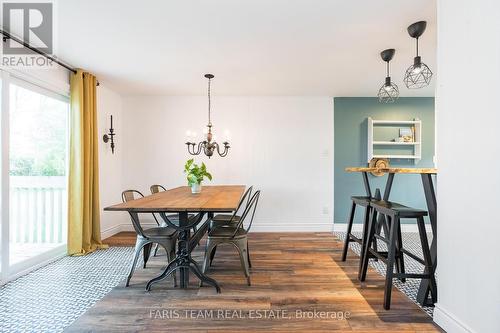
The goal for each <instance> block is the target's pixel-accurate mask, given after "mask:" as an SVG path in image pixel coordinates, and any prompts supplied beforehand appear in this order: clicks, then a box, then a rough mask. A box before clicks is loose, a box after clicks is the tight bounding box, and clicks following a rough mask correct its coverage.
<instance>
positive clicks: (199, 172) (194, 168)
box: [184, 159, 212, 193]
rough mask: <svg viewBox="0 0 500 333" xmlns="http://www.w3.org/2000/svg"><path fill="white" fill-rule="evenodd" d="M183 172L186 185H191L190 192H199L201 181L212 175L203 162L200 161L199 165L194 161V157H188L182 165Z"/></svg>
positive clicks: (210, 178)
mask: <svg viewBox="0 0 500 333" xmlns="http://www.w3.org/2000/svg"><path fill="white" fill-rule="evenodd" d="M184 173H186V174H187V181H188V185H189V186H191V193H200V192H201V182H202V181H203V179H204V178H205V177H206V178H208V179H209V180H212V175H211V174H210V173H209V172H207V166H206V165H205V163H201V167H200V166H199V165H198V164H196V163H194V159H190V160H188V161H187V162H186V164H185V165H184Z"/></svg>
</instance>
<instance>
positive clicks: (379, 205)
mask: <svg viewBox="0 0 500 333" xmlns="http://www.w3.org/2000/svg"><path fill="white" fill-rule="evenodd" d="M370 205H371V206H372V207H373V208H374V209H375V210H376V211H378V212H380V213H382V214H384V215H394V216H397V217H402V218H416V217H423V216H427V211H425V210H422V209H417V208H411V207H408V206H404V205H401V204H398V203H396V202H391V201H383V200H372V201H371V203H370Z"/></svg>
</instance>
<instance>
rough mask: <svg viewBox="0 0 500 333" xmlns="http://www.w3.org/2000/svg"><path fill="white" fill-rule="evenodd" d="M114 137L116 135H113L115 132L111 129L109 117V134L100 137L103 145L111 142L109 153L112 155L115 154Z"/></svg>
mask: <svg viewBox="0 0 500 333" xmlns="http://www.w3.org/2000/svg"><path fill="white" fill-rule="evenodd" d="M115 135H116V133H115V130H114V129H113V115H111V127H110V128H109V133H108V134H104V135H103V136H102V141H104V143H108V142H109V141H111V153H112V154H114V153H115V141H114V136H115Z"/></svg>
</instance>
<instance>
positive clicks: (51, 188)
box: [9, 83, 69, 266]
mask: <svg viewBox="0 0 500 333" xmlns="http://www.w3.org/2000/svg"><path fill="white" fill-rule="evenodd" d="M9 90H10V91H9V99H10V101H9V109H10V113H9V118H10V121H9V131H10V134H9V139H10V140H9V141H10V155H9V183H10V184H9V185H10V194H9V195H10V196H9V217H10V218H9V266H12V265H16V264H19V263H21V262H23V261H27V260H29V259H32V258H34V257H38V256H40V255H42V254H44V253H48V252H50V251H52V250H54V249H56V248H59V247H60V246H61V245H64V244H66V239H67V236H66V235H67V231H66V229H67V228H66V225H67V155H68V142H67V141H68V140H67V139H68V121H69V120H68V117H69V111H68V109H69V105H68V101H67V100H65V99H64V98H63V97H59V98H56V97H55V96H51V94H50V93H47V94H45V93H43V90H41V89H31V88H30V86H29V85H18V84H14V83H11V84H10V89H9Z"/></svg>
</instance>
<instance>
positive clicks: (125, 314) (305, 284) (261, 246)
mask: <svg viewBox="0 0 500 333" xmlns="http://www.w3.org/2000/svg"><path fill="white" fill-rule="evenodd" d="M134 241H135V236H134V234H133V233H120V234H118V235H116V236H113V237H112V238H109V239H107V240H105V242H106V243H107V244H110V245H111V246H131V245H133V244H134ZM202 245H203V244H202ZM202 249H203V246H201V247H198V249H197V250H196V252H195V253H194V255H193V257H194V258H195V260H197V261H198V262H201V260H202V256H203V253H202ZM341 249H342V244H341V242H340V241H338V240H337V239H336V238H335V237H334V236H332V235H331V234H329V233H254V234H251V238H250V252H251V258H252V264H253V268H252V275H251V276H252V286H250V287H249V286H247V285H246V280H245V278H244V275H243V272H242V271H241V269H240V263H239V259H238V257H237V255H236V250H235V249H233V248H232V247H231V246H226V247H222V248H220V249H219V250H218V252H217V255H216V257H215V260H214V266H213V268H212V269H211V271H210V276H212V277H213V278H215V279H216V280H217V281H219V282H220V284H221V288H222V293H221V294H216V292H215V290H214V289H213V288H211V287H208V286H207V287H203V288H198V286H197V282H196V280H195V278H194V277H192V278H191V285H190V288H189V289H187V290H179V289H178V288H173V282H172V279H168V280H165V281H163V282H160V283H159V284H157V285H155V286H153V289H152V291H151V292H145V291H144V286H145V283H146V281H147V280H149V279H151V278H152V277H154V276H156V275H157V274H158V272H159V271H160V269H161V267H163V266H164V265H165V255H164V253H161V255H159V256H157V257H155V258H153V259H152V260H151V261H150V263H148V268H146V269H142V268H138V269H137V270H136V273H135V275H134V277H133V278H132V281H131V286H130V287H128V288H125V287H124V283H122V284H120V285H119V286H118V287H116V288H115V289H114V290H113V291H111V292H110V293H109V294H108V295H107V296H106V297H105V298H104V299H102V300H101V301H99V302H98V303H97V304H96V305H95V306H94V307H92V308H91V309H90V310H88V311H87V313H85V314H84V315H83V316H82V317H80V318H79V319H78V320H77V321H76V322H75V323H74V324H73V325H72V326H70V327H69V328H68V330H67V331H69V332H82V331H85V332H129V331H150V332H159V331H174V332H179V331H183V332H184V331H197V332H200V331H202V332H216V331H239V332H244V331H281V332H291V331H304V332H310V331H332V330H338V331H355V332H439V331H440V329H439V328H438V327H437V326H435V325H434V324H433V323H432V319H431V318H430V317H429V316H428V315H427V314H425V313H424V312H423V311H422V310H421V309H420V308H418V307H417V306H416V305H415V304H413V303H412V302H411V301H410V300H408V299H407V298H406V296H405V295H404V294H402V293H401V292H399V291H397V290H396V289H395V290H394V291H393V297H392V309H391V310H390V311H386V310H384V309H383V307H382V298H383V279H382V277H381V276H380V275H378V274H377V273H376V272H375V271H373V270H370V271H369V273H368V278H367V281H366V283H363V284H360V283H359V282H358V281H357V278H356V276H357V270H358V258H357V257H356V256H355V255H354V254H352V253H351V255H350V257H349V259H348V260H347V261H346V262H341V261H340V260H339V258H340V254H341ZM186 310H187V311H186ZM199 310H201V311H199ZM205 310H207V311H205ZM226 310H228V311H226ZM266 310H267V312H266ZM270 310H272V311H270ZM278 310H281V311H286V318H278V317H279V313H278V312H279V311H278ZM315 311H316V316H318V315H320V314H321V313H324V316H326V317H327V318H326V317H325V318H296V316H297V313H299V314H300V313H301V314H303V315H307V316H314V313H315ZM280 313H281V314H282V315H283V314H284V312H280ZM259 314H260V316H261V318H259ZM273 314H274V317H275V318H273V317H272V315H273ZM262 317H267V318H265V319H264V318H262ZM342 317H344V318H342Z"/></svg>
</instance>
